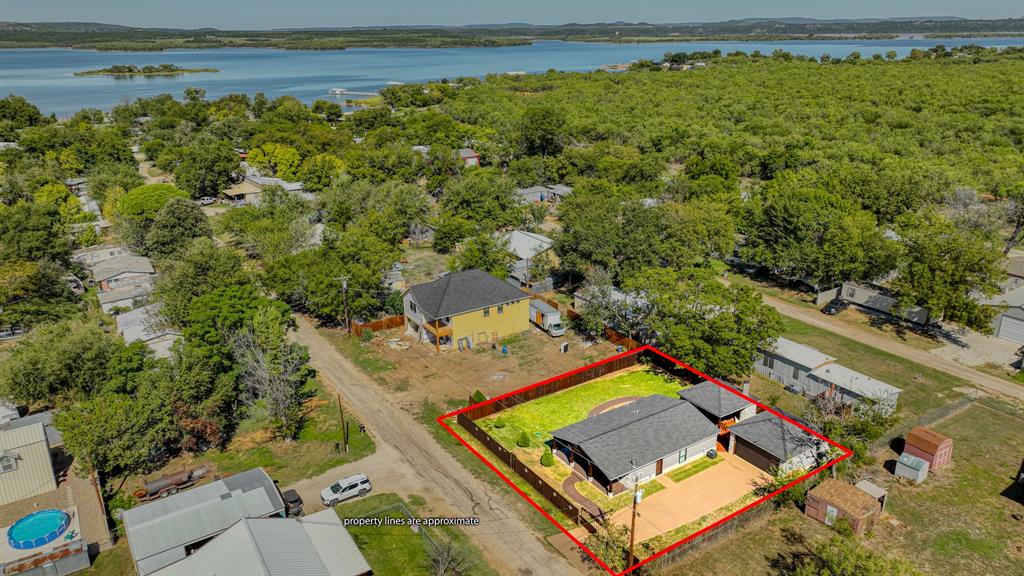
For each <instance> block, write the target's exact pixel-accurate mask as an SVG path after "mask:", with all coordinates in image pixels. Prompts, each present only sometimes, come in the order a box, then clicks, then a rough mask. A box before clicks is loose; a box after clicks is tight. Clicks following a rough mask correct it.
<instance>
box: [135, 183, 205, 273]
mask: <svg viewBox="0 0 1024 576" xmlns="http://www.w3.org/2000/svg"><path fill="white" fill-rule="evenodd" d="M212 233H213V230H212V229H211V228H210V223H209V222H208V221H207V219H206V215H205V214H203V211H202V210H200V209H199V206H198V205H197V204H196V203H195V202H193V201H192V200H189V199H187V198H181V197H174V198H171V199H170V201H169V202H167V204H164V206H163V208H161V209H160V211H159V212H157V213H156V216H154V217H153V223H152V225H151V226H150V227H149V231H148V232H146V241H145V247H146V250H145V251H146V254H147V255H150V256H155V257H157V258H168V257H170V256H173V255H175V254H177V253H178V252H180V251H181V250H184V249H185V248H186V247H188V246H189V245H190V244H191V243H192V241H193V240H194V239H196V238H205V237H209V236H210V235H211V234H212Z"/></svg>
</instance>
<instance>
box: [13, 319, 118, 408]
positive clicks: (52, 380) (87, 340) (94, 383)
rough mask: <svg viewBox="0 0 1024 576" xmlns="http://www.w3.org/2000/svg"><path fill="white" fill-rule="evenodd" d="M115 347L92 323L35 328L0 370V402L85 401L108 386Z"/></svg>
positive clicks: (60, 324)
mask: <svg viewBox="0 0 1024 576" xmlns="http://www.w3.org/2000/svg"><path fill="white" fill-rule="evenodd" d="M117 347H118V344H117V343H116V342H114V340H113V339H112V338H111V337H110V336H109V335H108V334H106V333H105V332H104V331H103V330H102V329H101V328H100V327H99V326H98V325H97V324H95V323H90V322H71V321H65V322H60V323H57V324H49V325H44V326H39V327H37V328H36V329H35V330H33V331H32V332H31V333H30V334H29V335H28V336H26V337H25V338H24V339H22V340H21V341H20V342H19V343H18V345H17V346H16V347H15V348H14V350H12V351H11V354H10V356H9V357H8V358H7V359H6V360H5V361H4V362H3V364H2V365H0V397H3V398H10V399H12V400H14V401H16V402H20V403H25V404H32V403H37V402H52V401H54V400H55V399H56V400H58V401H59V400H63V399H69V398H86V397H89V396H90V395H92V394H93V393H94V392H96V391H98V390H99V389H100V388H102V387H103V386H104V385H105V383H106V382H107V379H108V376H109V374H108V371H107V363H108V362H109V361H110V359H111V357H112V356H113V355H114V353H115V352H116V351H117Z"/></svg>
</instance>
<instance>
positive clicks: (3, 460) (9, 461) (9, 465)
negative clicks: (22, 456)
mask: <svg viewBox="0 0 1024 576" xmlns="http://www.w3.org/2000/svg"><path fill="white" fill-rule="evenodd" d="M17 469H18V461H17V460H15V459H14V457H13V456H3V457H0V474H3V473H4V472H13V471H14V470H17Z"/></svg>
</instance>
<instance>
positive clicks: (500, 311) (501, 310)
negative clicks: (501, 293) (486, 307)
mask: <svg viewBox="0 0 1024 576" xmlns="http://www.w3.org/2000/svg"><path fill="white" fill-rule="evenodd" d="M504 313H505V305H504V304H498V314H504Z"/></svg>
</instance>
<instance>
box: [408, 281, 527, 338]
mask: <svg viewBox="0 0 1024 576" xmlns="http://www.w3.org/2000/svg"><path fill="white" fill-rule="evenodd" d="M403 301H404V306H405V327H406V331H407V332H408V333H409V334H414V335H416V337H417V339H418V340H419V341H420V342H426V343H428V344H431V345H433V346H434V347H435V349H437V351H439V352H440V350H441V346H451V347H452V348H453V349H458V350H468V349H472V348H473V347H474V346H481V345H485V344H490V343H494V342H497V341H498V340H500V339H501V338H504V337H506V336H511V335H513V334H519V333H522V332H526V331H527V330H529V329H530V297H529V295H528V294H526V293H525V292H523V291H522V290H520V289H518V288H516V287H514V286H512V285H510V284H508V283H507V282H505V281H504V280H501V279H500V278H496V277H494V276H492V275H490V274H488V273H487V272H484V271H483V270H463V271H462V272H453V273H451V274H448V275H447V276H444V277H442V278H438V279H437V280H434V281H433V282H426V283H424V284H417V285H415V286H411V287H410V288H409V289H408V290H406V291H405V294H404V296H403Z"/></svg>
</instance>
